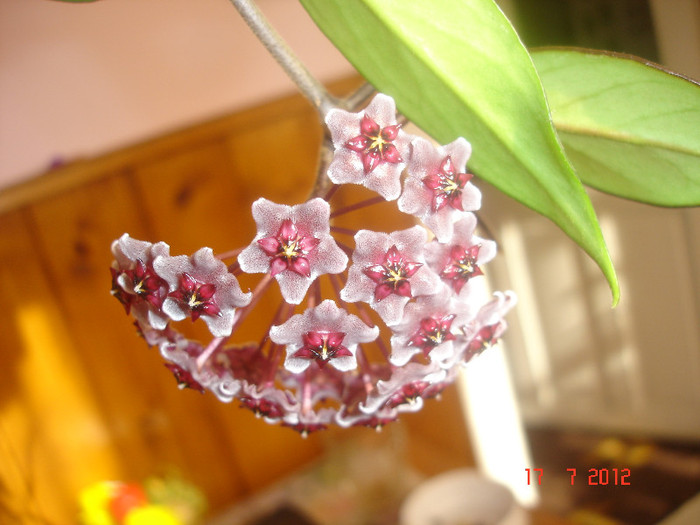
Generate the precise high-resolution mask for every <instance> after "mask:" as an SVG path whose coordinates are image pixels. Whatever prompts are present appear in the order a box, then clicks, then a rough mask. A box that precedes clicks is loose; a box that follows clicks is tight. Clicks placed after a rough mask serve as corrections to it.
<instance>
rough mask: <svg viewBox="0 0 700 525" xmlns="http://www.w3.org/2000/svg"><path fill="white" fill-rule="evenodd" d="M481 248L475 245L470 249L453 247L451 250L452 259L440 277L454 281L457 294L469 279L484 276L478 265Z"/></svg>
mask: <svg viewBox="0 0 700 525" xmlns="http://www.w3.org/2000/svg"><path fill="white" fill-rule="evenodd" d="M480 248H481V246H480V245H478V244H475V245H474V246H470V247H469V248H464V247H463V246H453V247H452V249H451V250H450V259H449V261H448V262H447V264H446V265H445V268H444V269H443V270H442V272H440V276H441V277H442V278H443V279H446V280H450V281H452V286H453V287H454V289H455V291H456V292H457V293H459V292H460V290H461V289H462V286H464V284H465V283H466V282H467V281H468V280H469V279H471V278H472V277H474V276H476V275H483V272H482V271H481V268H479V266H478V265H477V264H476V261H477V259H478V257H479V249H480Z"/></svg>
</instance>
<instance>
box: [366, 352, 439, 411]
mask: <svg viewBox="0 0 700 525" xmlns="http://www.w3.org/2000/svg"><path fill="white" fill-rule="evenodd" d="M446 376H447V373H446V372H445V370H442V369H441V368H439V367H438V366H437V365H435V364H434V363H430V364H428V365H423V364H421V363H408V364H407V365H405V366H402V367H401V368H396V369H394V370H393V373H392V375H391V377H390V378H389V379H387V380H380V381H377V389H376V391H375V392H372V394H371V395H370V396H368V398H367V402H366V403H364V404H361V405H360V410H361V411H362V412H364V413H366V414H374V413H376V412H377V411H380V410H382V409H386V408H389V409H395V410H398V411H399V412H416V411H418V410H420V409H421V408H422V406H423V399H424V397H425V396H424V395H423V394H424V392H426V391H427V392H431V385H433V384H442V383H443V382H444V379H445V377H446Z"/></svg>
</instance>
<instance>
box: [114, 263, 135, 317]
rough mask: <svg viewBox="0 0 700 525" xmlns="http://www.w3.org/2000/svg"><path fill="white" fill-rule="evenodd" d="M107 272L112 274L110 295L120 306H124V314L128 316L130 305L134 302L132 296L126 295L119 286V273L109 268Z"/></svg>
mask: <svg viewBox="0 0 700 525" xmlns="http://www.w3.org/2000/svg"><path fill="white" fill-rule="evenodd" d="M109 271H110V272H111V274H112V289H111V290H110V293H111V294H112V296H113V297H114V298H116V299H117V301H119V302H120V303H122V305H123V306H124V309H125V310H126V313H127V314H129V312H130V311H131V303H132V302H133V300H134V296H133V295H131V294H128V293H126V292H125V291H124V289H123V288H122V287H121V286H120V285H119V275H121V273H120V272H119V271H117V270H115V269H114V268H110V269H109Z"/></svg>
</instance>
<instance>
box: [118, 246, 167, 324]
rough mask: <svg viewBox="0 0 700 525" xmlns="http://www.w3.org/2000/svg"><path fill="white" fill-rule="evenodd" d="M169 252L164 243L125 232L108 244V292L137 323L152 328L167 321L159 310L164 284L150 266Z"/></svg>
mask: <svg viewBox="0 0 700 525" xmlns="http://www.w3.org/2000/svg"><path fill="white" fill-rule="evenodd" d="M169 251H170V247H169V246H168V245H167V244H165V243H164V242H158V243H156V244H152V243H150V242H146V241H139V240H136V239H132V238H131V237H130V236H129V235H128V234H126V233H125V234H124V235H122V236H121V237H120V238H119V239H118V240H116V241H114V242H113V243H112V254H113V255H114V262H113V263H112V269H111V271H112V295H114V296H115V297H116V298H117V299H119V301H120V302H121V303H122V304H123V305H124V307H125V308H126V310H127V313H129V312H131V313H133V315H134V317H135V318H136V319H137V320H138V321H139V323H141V325H143V326H145V327H151V328H154V329H156V330H163V329H165V327H166V325H167V324H168V316H167V315H165V314H164V313H163V311H162V310H161V306H162V303H163V299H164V298H165V296H166V294H167V293H168V284H167V283H166V282H165V281H164V280H163V278H162V277H161V276H160V275H158V274H157V273H156V272H155V270H154V269H153V261H154V259H155V258H156V257H159V256H167V255H168V253H169Z"/></svg>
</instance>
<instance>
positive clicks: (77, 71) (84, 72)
mask: <svg viewBox="0 0 700 525" xmlns="http://www.w3.org/2000/svg"><path fill="white" fill-rule="evenodd" d="M259 5H260V7H261V9H263V10H264V11H265V13H266V14H267V16H268V17H269V19H270V20H271V22H272V23H273V25H274V26H275V27H276V28H277V30H278V31H279V32H280V33H281V34H282V35H283V36H284V37H285V39H287V41H288V42H289V44H290V45H291V46H292V48H293V49H294V50H295V51H296V52H297V54H298V55H299V56H300V57H301V59H302V60H303V61H304V62H305V63H306V65H307V67H308V68H309V69H310V70H311V72H312V73H313V74H314V75H315V76H316V77H317V78H319V79H320V80H322V81H328V80H333V79H336V78H341V77H343V76H346V75H349V74H351V73H352V71H353V70H352V67H351V66H350V65H349V64H348V63H347V62H346V61H345V60H344V59H343V58H342V56H341V55H340V54H339V53H338V52H337V51H336V50H335V48H333V46H332V45H331V44H330V43H329V42H328V41H327V40H326V39H325V37H324V36H323V35H322V34H321V33H320V31H319V30H318V29H317V28H316V26H315V25H314V24H313V22H312V21H311V20H310V18H309V17H308V16H307V15H306V13H305V12H304V10H303V9H302V8H301V6H300V5H299V3H298V2H296V1H292V0H260V1H259ZM294 89H295V88H294V86H293V85H292V84H291V82H290V81H288V80H287V78H286V77H285V75H284V73H283V72H282V71H281V70H280V69H279V67H278V66H277V64H275V63H274V61H273V60H272V59H271V58H270V57H269V56H268V55H267V53H266V52H265V50H264V49H263V48H262V46H261V45H260V44H259V43H258V42H257V40H256V39H255V38H254V37H253V35H252V33H251V32H250V30H249V29H248V28H247V27H246V26H245V24H244V23H243V22H242V21H241V20H240V18H239V17H238V14H237V12H236V11H235V9H234V8H233V6H232V5H231V4H230V3H229V2H228V1H227V0H102V1H100V2H96V3H94V4H82V5H81V4H65V3H61V2H55V1H51V0H3V1H2V2H0V187H2V186H7V185H9V184H13V183H16V182H19V181H21V180H23V179H25V178H27V177H30V176H33V175H36V174H38V173H40V172H41V171H43V170H44V169H45V168H46V167H47V166H48V165H49V164H50V163H51V161H52V159H55V158H63V159H67V160H70V159H71V158H77V157H85V156H91V155H97V154H100V153H102V152H106V151H109V150H112V149H114V148H118V147H121V146H124V145H127V144H130V143H134V142H137V141H139V140H142V139H146V138H149V137H152V136H154V135H157V134H160V133H163V132H166V131H168V130H171V129H173V128H177V127H181V126H185V125H187V124H190V123H195V122H199V121H202V120H205V119H207V118H210V117H214V116H217V115H221V114H224V113H226V112H230V111H233V110H236V109H239V108H243V107H246V106H250V105H254V104H257V103H260V102H263V101H265V100H268V99H271V98H275V97H277V96H280V95H282V94H285V93H288V92H291V91H292V90H294Z"/></svg>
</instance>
